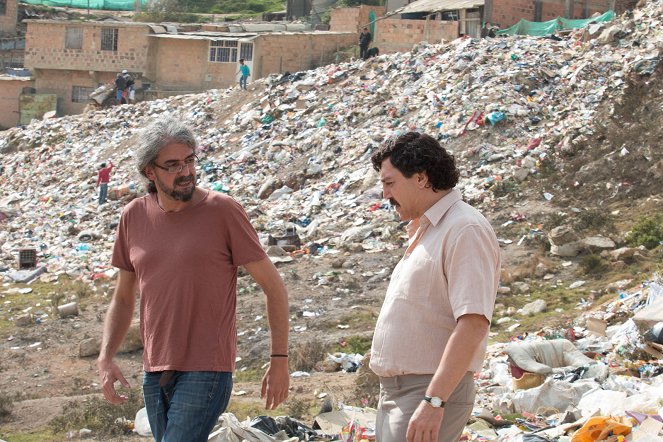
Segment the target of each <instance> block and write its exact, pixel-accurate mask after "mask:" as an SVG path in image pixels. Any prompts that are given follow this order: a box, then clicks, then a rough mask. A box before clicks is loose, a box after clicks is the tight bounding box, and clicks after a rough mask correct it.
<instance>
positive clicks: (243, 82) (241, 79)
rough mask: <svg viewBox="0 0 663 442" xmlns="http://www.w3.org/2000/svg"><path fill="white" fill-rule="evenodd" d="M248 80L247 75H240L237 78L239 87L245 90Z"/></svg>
mask: <svg viewBox="0 0 663 442" xmlns="http://www.w3.org/2000/svg"><path fill="white" fill-rule="evenodd" d="M248 79H249V77H248V75H242V76H241V77H239V87H241V88H242V89H244V90H246V81H247V80H248Z"/></svg>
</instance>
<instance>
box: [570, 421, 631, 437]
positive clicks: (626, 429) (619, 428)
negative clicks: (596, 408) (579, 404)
mask: <svg viewBox="0 0 663 442" xmlns="http://www.w3.org/2000/svg"><path fill="white" fill-rule="evenodd" d="M630 432H631V426H630V425H626V424H623V423H621V422H620V421H619V420H617V419H614V418H612V417H610V416H608V417H606V416H597V417H593V418H591V419H589V420H588V421H587V422H586V423H585V425H583V426H582V428H580V429H579V430H578V431H576V432H575V434H574V435H573V438H572V439H571V442H595V441H599V440H604V439H607V438H608V436H614V435H624V436H625V435H627V434H629V433H630Z"/></svg>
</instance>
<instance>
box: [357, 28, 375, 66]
mask: <svg viewBox="0 0 663 442" xmlns="http://www.w3.org/2000/svg"><path fill="white" fill-rule="evenodd" d="M372 41H373V36H372V35H371V33H370V32H369V31H368V28H367V27H364V29H363V30H362V31H361V34H359V56H360V57H361V59H362V60H366V58H368V46H369V45H370V44H371V42H372Z"/></svg>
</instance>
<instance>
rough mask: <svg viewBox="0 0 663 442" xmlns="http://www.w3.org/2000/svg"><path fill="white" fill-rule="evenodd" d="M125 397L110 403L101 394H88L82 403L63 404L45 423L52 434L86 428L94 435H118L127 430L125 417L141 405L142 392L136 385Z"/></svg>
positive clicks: (135, 411)
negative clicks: (126, 397)
mask: <svg viewBox="0 0 663 442" xmlns="http://www.w3.org/2000/svg"><path fill="white" fill-rule="evenodd" d="M126 394H127V396H128V397H129V400H128V401H126V402H124V403H122V404H119V405H114V404H111V403H108V402H106V401H105V400H104V399H103V398H102V397H92V398H91V399H90V400H89V401H87V402H85V403H81V402H76V401H72V402H70V403H69V404H67V406H65V407H64V411H63V412H62V414H61V415H60V416H58V417H56V418H55V419H53V420H52V421H51V422H50V423H49V427H50V429H51V431H53V432H54V433H56V434H61V433H66V432H67V431H72V430H76V431H77V430H79V429H81V428H89V429H90V430H92V431H94V432H95V433H97V435H98V436H120V435H123V434H128V433H131V431H132V430H131V428H130V425H128V420H133V418H134V416H136V413H137V412H138V410H140V409H141V408H143V405H144V403H143V395H142V391H141V389H140V388H136V389H132V390H129V391H127V392H126Z"/></svg>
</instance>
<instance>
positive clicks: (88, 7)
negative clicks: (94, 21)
mask: <svg viewBox="0 0 663 442" xmlns="http://www.w3.org/2000/svg"><path fill="white" fill-rule="evenodd" d="M87 21H90V0H87Z"/></svg>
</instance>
